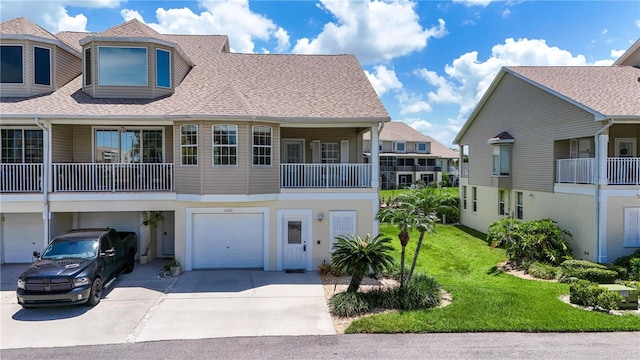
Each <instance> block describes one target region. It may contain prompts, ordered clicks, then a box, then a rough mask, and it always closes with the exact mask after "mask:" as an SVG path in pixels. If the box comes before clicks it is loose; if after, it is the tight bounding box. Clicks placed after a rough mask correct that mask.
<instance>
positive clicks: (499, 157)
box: [493, 145, 511, 176]
mask: <svg viewBox="0 0 640 360" xmlns="http://www.w3.org/2000/svg"><path fill="white" fill-rule="evenodd" d="M510 152H511V146H510V145H493V175H494V176H501V175H502V176H506V175H509V172H510V166H509V164H510V161H511V160H510V159H509V158H510Z"/></svg>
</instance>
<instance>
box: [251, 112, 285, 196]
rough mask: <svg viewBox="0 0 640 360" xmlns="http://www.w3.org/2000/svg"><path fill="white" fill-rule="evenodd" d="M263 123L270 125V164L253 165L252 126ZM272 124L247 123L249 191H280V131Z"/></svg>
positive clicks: (256, 192)
mask: <svg viewBox="0 0 640 360" xmlns="http://www.w3.org/2000/svg"><path fill="white" fill-rule="evenodd" d="M254 125H265V126H269V127H271V166H253V150H252V145H253V140H252V138H251V136H252V130H251V128H252V126H254ZM279 131H280V130H279V128H278V127H277V126H274V125H273V124H259V123H251V124H249V143H248V146H249V147H250V149H249V154H248V155H249V164H251V165H250V166H249V178H248V179H249V193H250V194H272V193H277V192H279V191H280V166H279V164H280V146H279V144H280V136H279V135H280V132H279Z"/></svg>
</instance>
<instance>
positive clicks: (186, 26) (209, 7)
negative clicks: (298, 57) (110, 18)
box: [121, 0, 290, 53]
mask: <svg viewBox="0 0 640 360" xmlns="http://www.w3.org/2000/svg"><path fill="white" fill-rule="evenodd" d="M200 5H201V6H202V7H203V8H204V9H205V11H203V12H201V13H199V14H196V13H194V12H193V11H192V10H191V9H189V8H186V7H185V8H181V9H164V8H158V9H157V10H156V20H157V23H147V25H149V26H150V27H152V28H153V29H154V30H156V31H158V32H160V33H174V34H178V33H179V34H224V35H227V36H229V42H230V44H231V47H232V48H233V50H234V51H238V52H246V53H251V52H254V51H255V50H254V48H255V42H254V41H255V39H260V40H263V41H269V40H272V39H274V40H275V41H276V43H277V45H276V46H275V49H276V51H279V52H284V51H286V50H287V49H288V48H289V46H290V43H289V35H288V34H287V32H286V31H285V30H284V29H283V28H281V27H278V26H277V25H276V24H275V23H274V22H273V21H272V20H271V19H268V18H266V17H264V16H262V15H260V14H257V13H254V12H252V11H251V9H250V8H249V2H248V0H227V1H211V0H206V1H201V2H200ZM121 14H122V16H123V18H124V19H125V20H129V19H130V18H132V17H135V18H137V19H139V20H141V21H143V20H142V17H141V16H140V14H139V13H138V12H137V11H135V10H129V9H124V10H122V11H121Z"/></svg>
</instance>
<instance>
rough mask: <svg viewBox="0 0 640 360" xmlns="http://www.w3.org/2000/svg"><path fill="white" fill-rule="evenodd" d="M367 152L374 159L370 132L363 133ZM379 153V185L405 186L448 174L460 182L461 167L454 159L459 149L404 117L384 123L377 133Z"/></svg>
mask: <svg viewBox="0 0 640 360" xmlns="http://www.w3.org/2000/svg"><path fill="white" fill-rule="evenodd" d="M363 141H364V145H363V146H364V155H365V158H366V159H367V161H368V162H371V161H370V159H371V157H372V150H373V149H372V144H376V142H375V141H372V139H371V133H370V132H368V133H365V134H364V135H363ZM377 144H378V152H379V157H380V179H379V183H380V187H381V189H383V190H386V189H402V188H406V187H411V186H415V185H416V182H418V181H422V182H424V183H425V184H427V185H428V184H431V183H434V182H436V183H438V184H439V183H440V182H441V181H442V179H443V177H442V175H443V174H447V175H449V181H450V184H451V185H457V181H458V180H457V178H458V170H457V168H456V167H455V166H454V162H455V161H457V160H458V153H457V152H456V151H454V150H452V149H450V148H448V147H447V146H445V145H444V144H442V143H441V142H439V141H437V140H436V139H434V138H432V137H431V136H428V135H425V134H423V133H421V132H420V131H418V130H416V129H414V128H412V127H411V126H409V125H408V124H406V123H404V122H402V121H391V122H388V123H385V124H384V126H383V128H382V131H381V132H380V134H379V135H378V142H377Z"/></svg>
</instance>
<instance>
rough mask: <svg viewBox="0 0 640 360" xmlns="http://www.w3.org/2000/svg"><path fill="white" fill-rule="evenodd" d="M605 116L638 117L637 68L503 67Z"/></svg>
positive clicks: (639, 77) (639, 90)
mask: <svg viewBox="0 0 640 360" xmlns="http://www.w3.org/2000/svg"><path fill="white" fill-rule="evenodd" d="M505 69H506V71H507V72H510V73H512V74H514V75H516V76H518V75H519V76H520V77H524V78H525V80H528V81H530V82H534V83H536V84H538V85H540V86H542V87H544V88H546V89H548V90H551V91H552V92H555V93H557V94H558V95H560V96H563V97H565V98H567V99H570V100H572V101H574V102H576V103H578V104H581V105H583V106H584V107H586V108H588V109H591V110H593V111H595V112H597V113H600V114H601V115H604V116H606V117H640V69H638V68H635V67H632V66H606V67H605V66H513V67H507V68H505Z"/></svg>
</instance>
